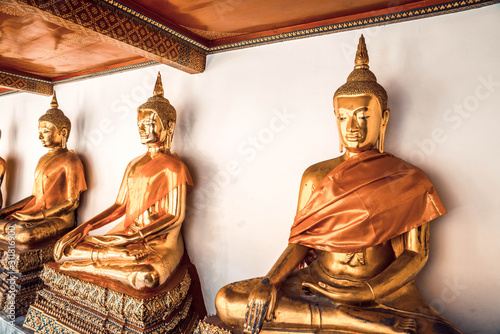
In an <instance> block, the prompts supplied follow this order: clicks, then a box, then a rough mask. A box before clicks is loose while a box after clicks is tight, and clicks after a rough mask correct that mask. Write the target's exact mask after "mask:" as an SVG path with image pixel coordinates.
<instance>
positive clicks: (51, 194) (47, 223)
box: [0, 92, 87, 248]
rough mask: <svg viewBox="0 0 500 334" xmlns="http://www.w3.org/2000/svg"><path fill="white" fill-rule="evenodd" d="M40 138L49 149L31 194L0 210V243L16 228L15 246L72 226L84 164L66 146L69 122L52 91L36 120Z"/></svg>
mask: <svg viewBox="0 0 500 334" xmlns="http://www.w3.org/2000/svg"><path fill="white" fill-rule="evenodd" d="M38 131H39V134H40V135H39V138H40V141H41V142H42V145H43V146H44V147H47V148H48V149H49V152H48V153H46V154H45V155H43V156H42V157H41V158H40V160H39V161H38V164H37V166H36V169H35V183H34V185H33V194H32V195H31V196H28V197H26V198H25V199H22V200H20V201H19V202H17V203H15V204H12V205H10V206H8V207H6V208H4V209H2V210H0V243H1V244H7V243H8V241H10V239H9V234H8V233H9V231H11V230H13V229H15V244H16V246H24V247H26V248H37V247H39V246H41V245H43V244H45V243H51V242H53V241H54V240H55V239H56V238H58V237H59V236H61V235H63V234H65V233H67V232H68V231H69V230H71V229H72V228H73V227H75V225H76V223H75V209H76V208H77V207H78V205H79V203H80V193H81V192H82V191H84V190H86V189H87V186H86V183H85V175H84V172H83V166H82V163H81V161H80V159H79V158H78V156H77V155H76V154H75V152H73V151H71V150H68V149H67V148H66V143H67V140H68V138H69V134H70V131H71V122H70V120H69V119H68V118H67V117H66V116H65V115H64V113H63V112H62V111H61V110H60V109H59V108H58V103H57V99H56V94H55V92H54V95H53V98H52V102H51V109H49V110H47V112H46V113H45V114H44V115H42V116H41V117H40V119H39V120H38Z"/></svg>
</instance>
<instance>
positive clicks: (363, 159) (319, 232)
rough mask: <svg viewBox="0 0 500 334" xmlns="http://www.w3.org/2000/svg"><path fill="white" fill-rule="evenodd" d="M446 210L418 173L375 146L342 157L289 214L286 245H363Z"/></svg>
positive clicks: (348, 248)
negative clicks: (301, 205)
mask: <svg viewBox="0 0 500 334" xmlns="http://www.w3.org/2000/svg"><path fill="white" fill-rule="evenodd" d="M445 213H446V209H445V208H444V206H443V204H442V203H441V200H440V199H439V197H438V195H437V193H436V191H435V189H434V186H433V185H432V183H431V182H430V180H429V178H428V177H427V175H425V173H424V172H423V171H421V170H420V169H418V168H416V167H414V166H412V165H411V164H409V163H407V162H405V161H403V160H401V159H399V158H396V157H394V156H393V155H392V154H389V153H383V154H380V153H379V152H377V151H375V150H370V151H366V152H363V153H361V154H359V155H357V156H354V157H352V158H350V159H347V160H346V161H344V162H343V163H342V164H340V165H339V166H337V167H336V168H335V169H333V170H332V171H331V172H330V173H329V174H328V175H327V176H326V177H325V178H324V179H323V180H322V181H321V182H320V184H319V185H318V186H317V188H316V189H315V190H314V192H313V194H312V195H311V197H310V199H309V201H308V202H307V204H306V205H305V207H304V208H303V209H302V210H300V211H299V212H298V213H297V215H296V216H295V221H294V223H293V226H292V228H291V232H290V238H289V242H290V243H296V244H301V245H304V246H307V247H310V248H314V249H320V250H324V251H328V252H338V253H350V252H356V251H360V250H362V249H366V248H368V247H371V246H375V245H378V244H380V243H382V242H385V241H388V240H390V239H392V238H394V237H396V236H398V235H400V234H403V233H405V232H408V231H410V230H412V229H414V228H415V227H418V226H421V225H423V224H425V223H426V222H428V221H431V220H433V219H435V218H437V217H439V216H441V215H443V214H445Z"/></svg>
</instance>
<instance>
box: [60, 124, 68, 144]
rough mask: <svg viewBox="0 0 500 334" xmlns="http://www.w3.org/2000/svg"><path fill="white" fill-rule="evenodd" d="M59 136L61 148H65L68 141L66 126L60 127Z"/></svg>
mask: <svg viewBox="0 0 500 334" xmlns="http://www.w3.org/2000/svg"><path fill="white" fill-rule="evenodd" d="M61 136H62V139H61V147H62V148H66V147H67V146H66V144H67V142H68V129H67V128H65V127H64V128H62V129H61Z"/></svg>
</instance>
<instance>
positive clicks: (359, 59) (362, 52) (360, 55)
mask: <svg viewBox="0 0 500 334" xmlns="http://www.w3.org/2000/svg"><path fill="white" fill-rule="evenodd" d="M368 62H369V58H368V50H367V49H366V43H365V37H364V36H363V34H361V37H360V38H359V43H358V50H357V51H356V59H354V65H355V66H354V68H355V69H357V68H366V69H368V68H369V66H368Z"/></svg>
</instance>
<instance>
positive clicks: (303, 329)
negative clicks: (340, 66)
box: [216, 37, 459, 334]
mask: <svg viewBox="0 0 500 334" xmlns="http://www.w3.org/2000/svg"><path fill="white" fill-rule="evenodd" d="M333 104H334V108H335V116H336V118H337V125H338V130H339V136H340V145H341V152H342V151H343V150H344V148H345V153H344V154H343V155H342V156H340V157H338V158H334V159H331V160H327V161H323V162H320V163H317V164H315V165H312V166H311V167H309V168H308V169H307V170H306V171H305V172H304V175H303V177H302V181H301V185H300V193H299V201H298V210H297V215H296V217H295V221H294V223H293V226H292V228H291V233H290V238H289V245H288V247H287V248H286V249H285V251H284V252H283V254H282V255H281V257H280V258H279V259H278V261H277V262H276V264H275V265H274V266H273V267H272V268H271V270H270V271H269V273H268V274H267V275H266V276H265V277H264V278H256V279H251V280H246V281H241V282H236V283H232V284H229V285H227V286H225V287H224V288H222V289H221V290H220V291H219V293H218V295H217V298H216V307H217V314H218V315H219V317H220V318H221V319H222V321H224V322H225V323H226V324H229V325H232V326H236V327H240V328H242V329H243V330H244V332H245V333H259V332H260V331H261V329H262V328H263V329H262V330H263V332H265V333H271V332H272V333H291V332H293V333H316V332H321V333H323V331H324V332H335V333H337V332H342V333H383V334H387V333H459V331H458V330H456V329H455V328H454V327H453V325H451V324H450V323H448V322H447V321H446V320H444V319H443V318H442V317H441V316H440V315H439V314H438V313H437V312H436V311H435V310H433V309H432V308H431V307H430V306H429V305H428V304H427V303H426V302H425V301H424V300H423V299H422V298H421V296H420V294H419V293H418V291H417V289H416V287H415V284H414V279H415V277H416V275H417V274H418V272H419V271H420V270H421V269H422V267H423V266H424V264H425V262H426V260H427V257H428V254H429V253H428V249H429V244H428V242H429V226H428V222H429V221H431V220H433V219H435V218H437V217H439V216H441V215H443V214H445V213H446V210H445V208H444V207H443V205H442V203H441V201H440V199H439V197H438V195H437V194H436V191H435V190H434V187H433V185H432V184H431V182H430V181H429V179H428V178H427V176H426V175H425V174H424V173H423V172H422V171H421V170H420V169H418V168H416V167H414V166H412V165H410V164H408V163H407V162H405V161H403V160H401V159H398V158H396V157H394V156H393V155H391V154H388V153H384V138H385V130H386V127H387V122H388V120H389V109H387V94H386V92H385V90H384V89H383V88H382V86H380V85H379V84H378V83H377V82H376V78H375V76H374V74H373V73H372V72H371V71H370V70H369V69H368V53H367V51H366V46H365V44H364V39H363V37H361V39H360V44H359V46H358V52H357V55H356V61H355V69H354V71H353V72H352V73H351V75H350V76H349V77H348V79H347V83H346V84H344V85H342V86H341V87H340V88H339V89H338V90H337V91H336V92H335V94H334V98H333ZM311 250H313V251H314V253H315V255H316V257H315V258H314V259H313V260H312V262H309V265H308V266H306V267H305V268H302V269H297V268H298V267H299V266H300V265H301V263H302V262H303V260H304V259H306V258H309V256H308V254H310V253H311V252H310V251H311Z"/></svg>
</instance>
